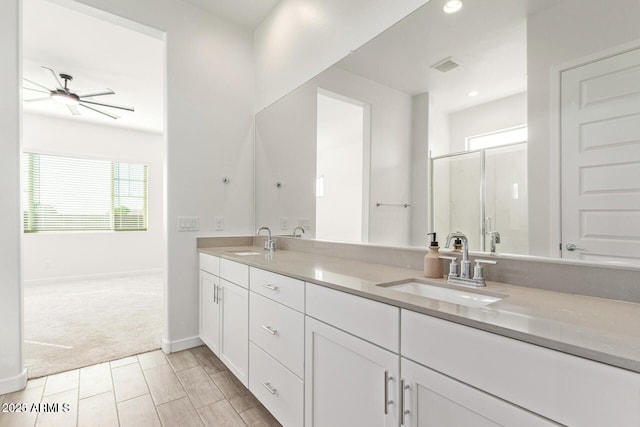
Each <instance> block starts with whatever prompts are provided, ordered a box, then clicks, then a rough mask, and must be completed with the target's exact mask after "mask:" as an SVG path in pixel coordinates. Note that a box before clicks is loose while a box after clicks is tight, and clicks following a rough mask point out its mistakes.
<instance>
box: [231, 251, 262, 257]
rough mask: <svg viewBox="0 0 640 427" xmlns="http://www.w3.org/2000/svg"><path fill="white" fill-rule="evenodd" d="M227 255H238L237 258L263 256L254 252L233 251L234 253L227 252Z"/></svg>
mask: <svg viewBox="0 0 640 427" xmlns="http://www.w3.org/2000/svg"><path fill="white" fill-rule="evenodd" d="M229 253H230V254H233V255H238V256H251V255H262V254H263V252H254V251H235V252H229Z"/></svg>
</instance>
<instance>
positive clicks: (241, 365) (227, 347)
mask: <svg viewBox="0 0 640 427" xmlns="http://www.w3.org/2000/svg"><path fill="white" fill-rule="evenodd" d="M220 285H221V286H220V287H221V290H220V292H219V294H218V298H219V301H220V304H221V313H220V314H221V319H222V320H221V325H222V331H221V340H220V359H221V360H222V361H223V362H224V364H225V365H227V367H228V368H229V370H230V371H231V372H232V373H233V374H235V376H236V377H238V379H239V380H240V381H241V382H242V384H244V385H245V386H248V384H249V383H248V380H247V371H248V369H249V291H248V290H247V289H245V288H243V287H241V286H238V285H235V284H233V283H231V282H227V281H226V280H224V279H220Z"/></svg>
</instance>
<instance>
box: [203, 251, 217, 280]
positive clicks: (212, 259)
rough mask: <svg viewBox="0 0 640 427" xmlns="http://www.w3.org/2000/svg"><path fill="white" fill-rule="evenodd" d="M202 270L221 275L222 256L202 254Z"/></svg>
mask: <svg viewBox="0 0 640 427" xmlns="http://www.w3.org/2000/svg"><path fill="white" fill-rule="evenodd" d="M200 270H204V271H206V272H208V273H211V274H214V275H216V276H219V275H220V258H218V257H217V256H213V255H207V254H200Z"/></svg>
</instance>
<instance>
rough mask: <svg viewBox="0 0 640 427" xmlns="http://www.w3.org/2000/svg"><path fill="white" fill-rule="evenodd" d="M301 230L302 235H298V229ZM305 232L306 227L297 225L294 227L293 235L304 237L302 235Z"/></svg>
mask: <svg viewBox="0 0 640 427" xmlns="http://www.w3.org/2000/svg"><path fill="white" fill-rule="evenodd" d="M298 230H300V231H301V232H302V233H300V235H299V236H298V235H297V234H296V231H298ZM303 234H304V227H302V226H300V225H299V226H297V227H296V228H294V229H293V237H302V235H303Z"/></svg>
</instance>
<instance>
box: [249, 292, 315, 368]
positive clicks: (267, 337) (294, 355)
mask: <svg viewBox="0 0 640 427" xmlns="http://www.w3.org/2000/svg"><path fill="white" fill-rule="evenodd" d="M249 298H250V301H249V306H250V315H249V339H251V341H253V342H254V343H255V344H257V345H258V346H259V347H260V348H262V350H264V351H266V352H267V353H269V354H270V355H271V356H272V357H274V358H275V359H276V360H278V361H279V362H280V363H282V364H283V365H284V366H286V367H287V368H289V369H290V370H291V371H293V373H295V374H296V375H297V376H299V377H300V378H303V377H304V315H303V314H302V313H298V312H297V311H295V310H292V309H290V308H288V307H285V306H284V305H282V304H278V303H277V302H274V301H271V300H270V299H267V298H265V297H263V296H261V295H258V294H256V293H254V292H250V297H249Z"/></svg>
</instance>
